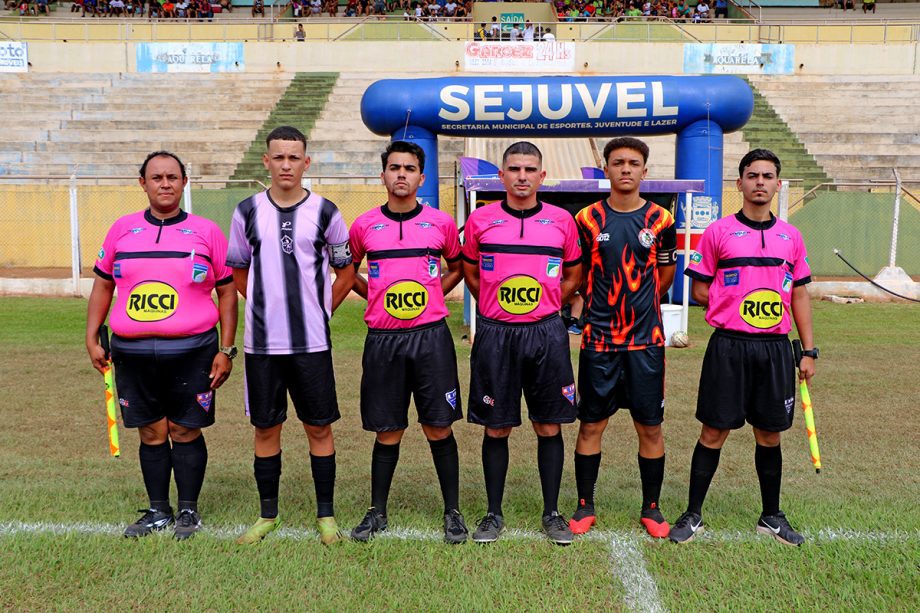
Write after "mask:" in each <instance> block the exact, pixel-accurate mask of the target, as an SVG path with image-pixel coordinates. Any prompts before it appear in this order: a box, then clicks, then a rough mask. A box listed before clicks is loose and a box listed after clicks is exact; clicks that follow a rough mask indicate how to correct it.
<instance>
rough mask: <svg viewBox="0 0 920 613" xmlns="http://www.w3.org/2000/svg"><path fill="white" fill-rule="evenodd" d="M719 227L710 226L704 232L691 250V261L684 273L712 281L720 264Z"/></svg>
mask: <svg viewBox="0 0 920 613" xmlns="http://www.w3.org/2000/svg"><path fill="white" fill-rule="evenodd" d="M717 231H718V230H717V228H715V227H713V226H710V227H708V228H706V231H705V232H703V236H702V238H700V242H699V244H698V245H697V248H696V249H695V250H693V251H691V252H690V262H688V263H686V266H687V268H686V269H685V270H684V274H685V275H687V276H688V277H690V278H692V279H696V280H697V281H707V282H708V281H712V280H713V279H715V276H716V268H717V266H718V251H717V245H716V243H717V242H718V241H717V236H716V234H717Z"/></svg>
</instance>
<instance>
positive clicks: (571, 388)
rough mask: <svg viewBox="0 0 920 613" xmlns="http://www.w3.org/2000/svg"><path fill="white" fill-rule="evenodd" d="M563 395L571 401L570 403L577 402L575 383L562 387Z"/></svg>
mask: <svg viewBox="0 0 920 613" xmlns="http://www.w3.org/2000/svg"><path fill="white" fill-rule="evenodd" d="M562 395H563V396H565V399H566V400H568V401H569V404H572V405H574V404H575V384H574V383H570V384H569V385H566V386H565V387H563V388H562Z"/></svg>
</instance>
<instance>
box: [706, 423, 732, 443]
mask: <svg viewBox="0 0 920 613" xmlns="http://www.w3.org/2000/svg"><path fill="white" fill-rule="evenodd" d="M729 432H731V431H730V430H719V429H717V428H710V427H709V426H703V429H702V431H701V432H700V443H702V444H703V446H704V447H709V448H710V449H721V448H722V445H723V444H725V439H727V438H728V434H729Z"/></svg>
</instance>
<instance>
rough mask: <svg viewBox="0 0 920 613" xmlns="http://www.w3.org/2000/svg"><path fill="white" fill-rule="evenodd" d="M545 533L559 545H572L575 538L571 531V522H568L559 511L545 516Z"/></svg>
mask: <svg viewBox="0 0 920 613" xmlns="http://www.w3.org/2000/svg"><path fill="white" fill-rule="evenodd" d="M543 532H545V533H546V536H547V537H548V538H549V540H551V541H552V542H554V543H556V544H557V545H571V544H572V541H574V540H575V537H574V536H573V535H572V531H571V530H570V529H569V522H567V521H566V519H565V517H563V516H562V515H561V514H560V513H559V511H553V512H552V513H550V514H549V515H544V516H543Z"/></svg>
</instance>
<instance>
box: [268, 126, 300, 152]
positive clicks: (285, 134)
mask: <svg viewBox="0 0 920 613" xmlns="http://www.w3.org/2000/svg"><path fill="white" fill-rule="evenodd" d="M273 140H299V141H300V142H301V143H303V150H304V151H306V150H307V137H306V136H304V135H303V132H301V131H300V130H298V129H297V128H295V127H294V126H278V127H277V128H275V129H274V130H272V131H271V132H269V133H268V136H266V137H265V148H266V149H267V148H268V147H270V146H271V142H272V141H273Z"/></svg>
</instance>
